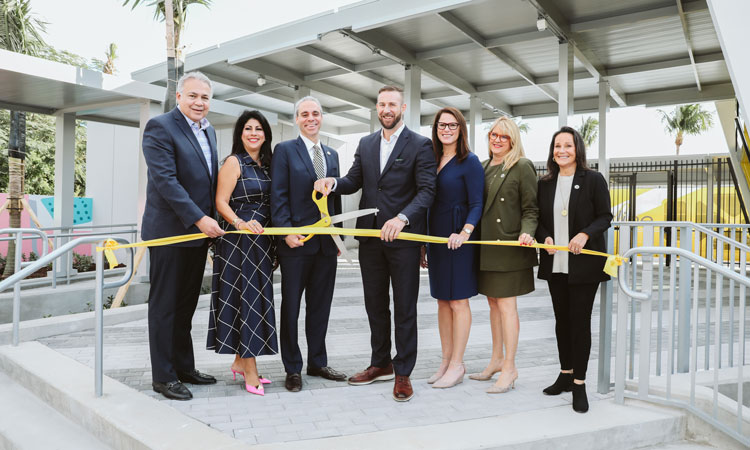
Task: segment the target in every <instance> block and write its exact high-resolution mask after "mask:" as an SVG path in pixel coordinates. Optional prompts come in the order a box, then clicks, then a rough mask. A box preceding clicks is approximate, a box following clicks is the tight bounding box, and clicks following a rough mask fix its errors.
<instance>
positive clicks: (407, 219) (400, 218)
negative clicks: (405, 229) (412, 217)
mask: <svg viewBox="0 0 750 450" xmlns="http://www.w3.org/2000/svg"><path fill="white" fill-rule="evenodd" d="M396 218H397V219H398V220H401V221H403V222H404V223H405V224H406V225H409V218H408V217H406V215H404V214H401V213H398V215H397V216H396Z"/></svg>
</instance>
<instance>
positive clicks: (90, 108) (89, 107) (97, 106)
mask: <svg viewBox="0 0 750 450" xmlns="http://www.w3.org/2000/svg"><path fill="white" fill-rule="evenodd" d="M141 103H143V99H140V98H127V99H124V100H113V101H110V102H96V103H88V104H86V105H77V106H71V107H69V108H62V109H57V110H55V112H54V114H68V113H79V112H85V113H87V114H90V113H93V112H95V111H99V110H101V109H105V108H116V107H119V106H129V105H136V104H138V105H140V104H141Z"/></svg>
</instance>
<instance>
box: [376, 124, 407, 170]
mask: <svg viewBox="0 0 750 450" xmlns="http://www.w3.org/2000/svg"><path fill="white" fill-rule="evenodd" d="M405 126H406V124H404V123H402V124H401V126H400V127H398V129H397V130H396V131H395V132H394V133H393V134H392V135H391V140H390V141H387V140H386V139H385V130H381V131H380V173H383V169H385V165H386V164H387V163H388V158H389V157H390V156H391V153H392V152H393V147H395V146H396V142H397V141H398V137H399V136H401V132H402V131H404V127H405Z"/></svg>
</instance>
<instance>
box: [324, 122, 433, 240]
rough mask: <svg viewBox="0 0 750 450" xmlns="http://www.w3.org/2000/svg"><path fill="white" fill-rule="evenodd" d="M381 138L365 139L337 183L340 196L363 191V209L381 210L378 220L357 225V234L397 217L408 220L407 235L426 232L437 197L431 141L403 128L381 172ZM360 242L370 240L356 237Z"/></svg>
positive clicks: (377, 135) (366, 218)
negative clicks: (350, 165) (344, 174)
mask: <svg viewBox="0 0 750 450" xmlns="http://www.w3.org/2000/svg"><path fill="white" fill-rule="evenodd" d="M380 136H381V131H377V132H375V133H372V134H370V135H368V136H365V137H363V138H362V139H361V140H360V141H359V146H358V147H357V151H356V153H355V154H354V164H352V167H351V169H349V173H347V174H346V176H345V177H342V178H338V179H337V180H336V183H337V184H336V192H337V193H339V194H353V193H354V192H357V190H359V189H360V188H361V189H362V198H361V199H360V201H359V207H360V208H378V210H379V212H378V214H377V215H376V216H373V215H369V216H364V217H360V218H358V219H357V228H364V229H380V228H382V227H383V224H385V222H387V221H388V220H390V219H392V218H394V217H396V216H397V215H398V214H399V213H401V214H404V215H405V216H406V217H407V218H408V219H409V225H407V226H405V227H404V229H403V231H405V232H409V233H422V234H424V233H426V232H427V209H428V208H429V207H430V206H431V205H432V200H433V198H434V197H435V180H436V172H437V164H436V162H435V154H434V153H433V151H432V141H430V140H429V139H427V138H426V137H424V136H421V135H419V134H417V133H415V132H413V131H411V130H410V129H408V128H406V127H404V130H403V131H402V132H401V135H399V138H398V140H397V141H396V144H395V146H394V147H393V151H392V152H391V155H390V156H389V158H388V161H387V162H386V165H385V168H384V169H383V171H382V173H381V171H380ZM357 239H358V240H360V241H363V242H364V241H366V240H367V239H377V238H366V237H357ZM384 245H387V246H391V247H411V246H418V245H421V244H420V243H419V242H410V241H401V240H396V241H394V242H384Z"/></svg>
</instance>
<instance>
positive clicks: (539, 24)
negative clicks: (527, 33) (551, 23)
mask: <svg viewBox="0 0 750 450" xmlns="http://www.w3.org/2000/svg"><path fill="white" fill-rule="evenodd" d="M536 29H537V30H539V31H544V30H546V29H547V21H546V20H545V19H544V16H543V15H541V14H539V16H537V19H536Z"/></svg>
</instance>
